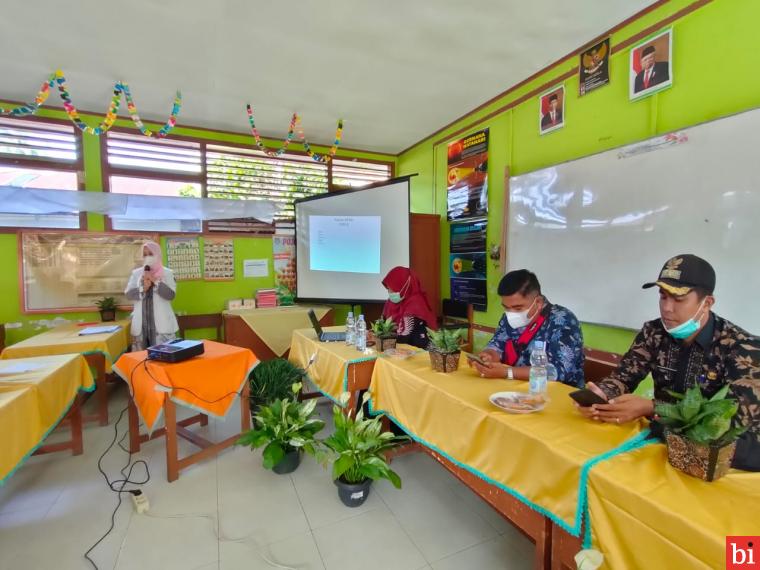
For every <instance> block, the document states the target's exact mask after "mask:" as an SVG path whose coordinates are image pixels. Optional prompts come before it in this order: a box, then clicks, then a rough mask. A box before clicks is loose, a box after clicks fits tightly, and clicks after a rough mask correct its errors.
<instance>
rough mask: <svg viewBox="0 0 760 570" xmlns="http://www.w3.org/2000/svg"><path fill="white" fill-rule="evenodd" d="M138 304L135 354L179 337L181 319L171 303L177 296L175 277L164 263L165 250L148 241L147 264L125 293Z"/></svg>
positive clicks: (134, 321) (145, 249)
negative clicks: (162, 258)
mask: <svg viewBox="0 0 760 570" xmlns="http://www.w3.org/2000/svg"><path fill="white" fill-rule="evenodd" d="M125 294H126V295H127V299H129V300H130V301H134V311H132V331H131V332H132V350H145V349H146V348H148V347H149V346H153V345H155V344H161V343H164V342H167V341H170V340H172V339H173V338H175V337H176V336H177V330H178V329H179V326H178V325H177V317H175V316H174V310H173V309H172V305H171V301H172V299H174V296H175V295H176V294H177V283H176V282H175V281H174V274H173V273H172V270H171V269H169V268H168V267H164V265H163V263H162V262H161V246H160V245H158V244H157V243H156V242H153V241H148V242H145V244H144V245H143V263H142V266H141V267H138V268H137V269H135V270H134V271H132V275H131V276H130V277H129V283H127V289H126V291H125Z"/></svg>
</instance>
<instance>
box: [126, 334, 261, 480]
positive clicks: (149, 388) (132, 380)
mask: <svg viewBox="0 0 760 570" xmlns="http://www.w3.org/2000/svg"><path fill="white" fill-rule="evenodd" d="M203 342H204V347H205V352H204V354H202V355H200V356H196V357H193V358H191V359H189V360H185V361H183V362H178V363H174V364H169V363H164V362H157V361H148V360H146V354H147V353H146V352H145V351H141V352H132V353H128V354H125V355H123V356H122V357H121V358H120V359H119V361H118V362H117V363H116V364H115V365H114V371H115V372H116V373H117V374H118V375H119V376H120V377H121V378H122V379H123V380H124V381H125V382H126V383H127V384H128V386H129V388H130V402H129V447H130V451H132V452H133V453H134V452H137V451H139V450H140V446H141V444H142V443H144V442H146V441H150V440H152V439H156V438H158V437H162V436H165V437H166V471H167V479H168V480H169V481H170V482H171V481H176V480H177V479H178V478H179V473H180V471H181V470H182V469H185V468H186V467H189V466H190V465H193V464H195V463H197V462H199V461H202V460H204V459H208V458H210V457H213V456H215V455H216V454H218V453H219V452H220V451H222V450H223V449H226V448H228V447H230V446H232V445H234V444H235V442H236V441H237V439H238V438H239V437H240V434H236V435H234V436H232V437H229V438H227V439H225V440H223V441H220V442H216V443H214V442H211V441H208V440H207V439H205V438H204V437H202V436H200V435H199V434H197V433H193V432H191V431H190V430H188V429H187V427H188V426H190V425H193V424H196V423H199V424H200V425H201V426H204V425H207V424H208V416H209V415H213V416H215V417H218V418H223V417H225V416H226V415H227V414H228V413H229V411H230V409H231V408H232V404H233V402H234V398H235V397H239V399H240V431H241V433H242V432H244V431H247V430H249V429H250V428H251V414H250V409H249V401H248V396H249V384H248V375H249V374H250V372H251V370H252V369H253V366H254V365H255V364H256V363H257V362H258V360H257V359H256V357H255V356H254V354H253V353H252V352H251V351H250V350H248V349H245V348H239V347H234V346H229V345H225V344H222V343H218V342H213V341H208V340H207V341H203ZM209 379H213V381H209ZM157 388H158V389H157ZM177 405H184V406H188V407H191V408H192V409H195V410H198V411H199V413H198V414H195V415H193V416H192V417H189V418H186V419H184V420H180V421H178V420H177V407H176V406H177ZM162 414H163V417H164V424H165V427H162V428H157V424H158V422H159V421H160V419H161V415H162ZM141 418H142V420H143V422H144V423H145V425H146V427H147V430H148V433H144V434H141V433H140V419H141ZM178 437H181V438H183V439H185V440H187V441H189V442H191V443H193V444H194V445H196V446H197V447H199V448H200V449H201V450H200V451H198V452H196V453H193V454H190V455H188V456H186V457H183V458H180V457H179V454H178V453H179V452H178V446H177V438H178Z"/></svg>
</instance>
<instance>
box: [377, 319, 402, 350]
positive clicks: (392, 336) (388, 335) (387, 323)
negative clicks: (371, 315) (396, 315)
mask: <svg viewBox="0 0 760 570" xmlns="http://www.w3.org/2000/svg"><path fill="white" fill-rule="evenodd" d="M396 329H397V327H396V323H394V322H393V319H392V318H390V317H388V318H387V319H383V318H382V317H381V318H379V319H377V320H376V321H375V322H374V323H372V334H374V335H375V342H376V343H377V351H378V352H383V351H384V350H387V349H389V348H396V339H397V337H398V335H397V334H396Z"/></svg>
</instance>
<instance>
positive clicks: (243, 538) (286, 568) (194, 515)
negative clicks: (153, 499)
mask: <svg viewBox="0 0 760 570" xmlns="http://www.w3.org/2000/svg"><path fill="white" fill-rule="evenodd" d="M143 515H144V516H146V517H151V518H155V519H191V518H196V519H207V520H210V521H211V522H212V523H213V527H214V536H215V537H216V540H217V541H219V542H238V543H245V542H248V541H249V540H252V539H253V538H254V535H253V534H248V535H246V536H241V537H239V538H230V537H227V536H224V534H223V533H221V532H219V531H218V530H217V528H218V527H219V519H218V518H217V517H216V516H215V515H211V514H208V513H188V514H182V515H155V514H153V513H150V512H147V513H143ZM253 547H254V548H253V549H254V550H255V551H256V554H258V555H259V556H260V557H261V559H262V560H263V561H264V562H266V563H267V564H269V565H270V566H272V567H274V568H282V569H283V570H298V569H297V568H294V567H293V566H286V565H284V564H279V563H278V562H275V561H274V560H270V559H269V558H267V557H266V556H265V555H264V553H263V552H261V550H260V548H261V546H260V545H258V544H253Z"/></svg>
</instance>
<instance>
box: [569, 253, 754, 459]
mask: <svg viewBox="0 0 760 570" xmlns="http://www.w3.org/2000/svg"><path fill="white" fill-rule="evenodd" d="M655 286H657V287H659V289H660V317H661V318H660V319H656V320H653V321H649V322H647V323H645V324H644V327H643V328H642V329H641V331H640V332H639V334H638V335H637V336H636V339H635V340H634V341H633V344H632V345H631V348H630V349H629V350H628V352H627V353H626V355H625V356H624V357H623V359H622V360H621V362H620V365H619V366H618V368H617V370H616V371H615V372H613V373H612V374H611V375H610V376H609V377H608V378H605V379H604V380H601V381H599V382H597V383H596V384H594V383H588V384H586V387H587V388H589V389H590V390H592V391H594V392H596V393H597V394H598V395H599V396H601V397H603V398H604V399H605V400H607V401H608V402H609V403H607V404H595V405H593V406H590V407H585V408H584V407H580V406H579V407H578V410H579V411H580V412H581V413H582V414H583V415H584V416H586V417H589V418H591V419H594V420H598V421H603V422H611V423H624V422H629V421H632V420H635V419H637V418H640V417H643V416H646V417H651V416H653V414H654V404H655V402H674V401H675V398H673V397H672V396H671V395H670V394H668V392H667V391H666V390H671V391H674V392H680V393H683V392H685V391H686V390H687V389H688V388H690V387H692V386H694V385H699V386H700V388H701V390H702V393H703V394H705V396H708V397H709V396H712V395H713V394H715V393H716V392H717V391H718V390H720V389H721V388H722V387H723V386H725V385H726V384H728V385H730V394H731V395H732V396H733V397H734V398H735V399H736V400H737V401H738V403H739V411H738V412H737V414H736V416H735V417H734V424H735V425H744V426H747V431H746V432H745V433H744V434H743V435H742V436H741V437H740V439H739V440H738V442H737V445H736V454H735V455H734V459H733V463H732V465H733V466H734V467H736V468H738V469H745V470H749V471H760V339H758V338H757V337H755V336H753V335H751V334H750V333H748V332H746V331H745V330H743V329H741V328H739V327H738V326H736V325H735V324H733V323H731V322H730V321H727V320H726V319H723V318H721V317H719V316H718V315H716V314H714V313H713V312H712V311H711V308H712V306H713V304H714V303H715V297H714V296H713V292H714V290H715V270H714V269H713V268H712V266H711V265H710V264H709V263H708V262H707V261H705V260H704V259H701V258H699V257H697V256H695V255H690V254H686V255H678V256H676V257H674V258H672V259H670V260H668V261H667V263H665V265H664V266H663V268H662V271H660V276H659V278H658V279H657V281H655V282H653V283H647V284H646V285H644V288H645V289H646V288H649V287H655ZM647 374H651V375H652V377H653V378H654V397H655V399H654V400H649V399H646V398H642V397H639V396H636V395H634V394H633V393H632V392H633V391H634V390H635V389H636V387H637V386H638V384H639V382H640V381H641V380H643V379H644V378H645V377H646V376H647ZM655 425H656V424H653V427H655Z"/></svg>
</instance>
